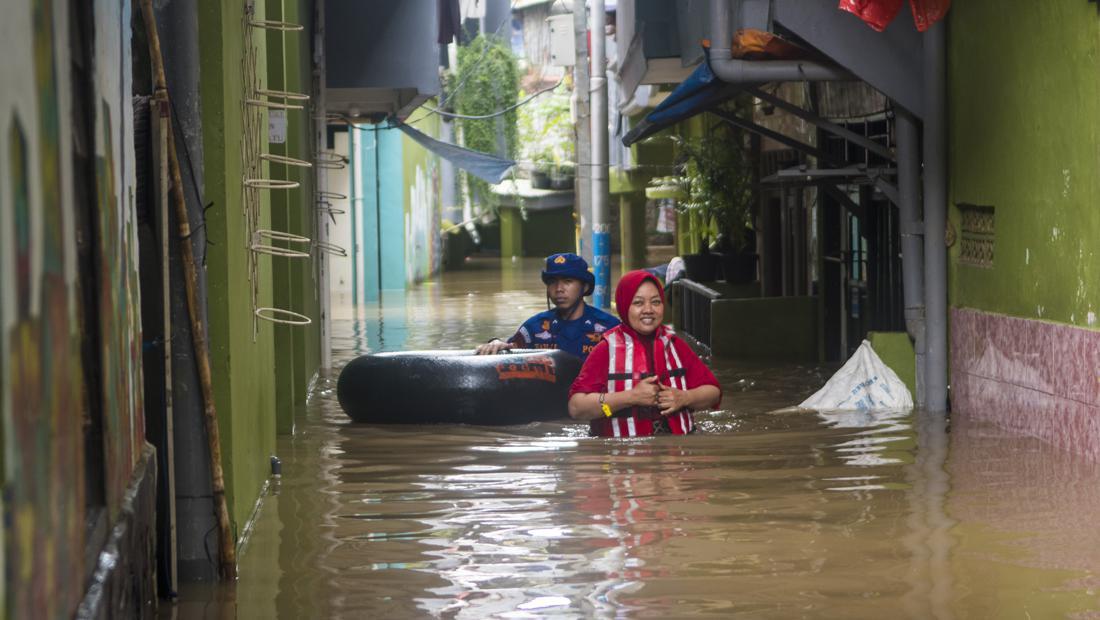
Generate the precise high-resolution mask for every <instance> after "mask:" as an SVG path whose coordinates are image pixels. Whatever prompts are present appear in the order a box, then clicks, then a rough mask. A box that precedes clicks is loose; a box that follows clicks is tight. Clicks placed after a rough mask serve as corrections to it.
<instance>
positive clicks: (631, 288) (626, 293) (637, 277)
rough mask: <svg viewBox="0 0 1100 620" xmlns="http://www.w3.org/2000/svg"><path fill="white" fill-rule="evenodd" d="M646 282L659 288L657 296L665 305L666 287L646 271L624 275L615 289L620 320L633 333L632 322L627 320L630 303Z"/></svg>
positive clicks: (616, 306) (641, 270) (640, 270)
mask: <svg viewBox="0 0 1100 620" xmlns="http://www.w3.org/2000/svg"><path fill="white" fill-rule="evenodd" d="M646 280H649V281H650V282H652V283H653V285H654V286H656V287H657V294H658V295H660V296H661V303H664V301H665V287H663V286H661V281H660V280H659V279H657V276H655V275H653V274H652V273H649V272H648V271H645V270H644V269H638V270H636V271H631V272H630V273H627V274H625V275H623V277H622V278H620V279H619V285H618V286H617V287H615V310H617V311H618V313H619V318H620V319H622V321H623V327H628V328H630V330H631V331H634V328H632V327H630V321H629V320H627V313H628V312H629V311H630V302H632V301H634V295H636V294H637V293H638V289H639V288H641V286H642V284H643V283H645V281H646Z"/></svg>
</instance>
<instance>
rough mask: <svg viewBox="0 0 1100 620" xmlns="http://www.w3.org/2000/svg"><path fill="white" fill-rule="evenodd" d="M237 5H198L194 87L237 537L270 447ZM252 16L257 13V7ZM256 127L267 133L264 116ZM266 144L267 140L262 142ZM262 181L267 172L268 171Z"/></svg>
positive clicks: (212, 330)
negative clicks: (249, 217)
mask: <svg viewBox="0 0 1100 620" xmlns="http://www.w3.org/2000/svg"><path fill="white" fill-rule="evenodd" d="M244 4H245V3H244V1H243V0H202V1H201V2H199V15H198V17H199V49H200V56H199V62H200V83H199V89H200V93H201V97H202V124H203V149H204V166H205V170H204V176H205V183H206V186H205V188H204V195H205V196H206V199H207V200H208V201H212V202H213V203H214V206H213V208H211V209H210V210H209V211H207V221H206V231H207V235H208V238H209V239H210V241H211V242H212V244H211V245H210V246H209V247H208V253H207V295H208V297H207V313H208V318H209V330H208V332H209V340H210V358H211V359H210V361H211V366H212V371H213V377H214V395H215V403H216V405H217V408H218V426H219V429H220V431H221V441H222V465H223V468H224V470H225V479H226V491H227V496H228V501H229V510H230V518H231V519H232V520H233V522H234V525H235V528H236V531H237V533H238V534H239V533H240V530H241V528H242V527H243V526H244V523H245V521H246V520H247V519H248V517H249V515H250V514H251V512H252V509H253V507H254V506H255V504H256V500H257V499H258V498H259V494H260V492H261V490H262V488H263V484H264V482H265V481H266V479H267V477H268V472H269V470H270V465H269V460H268V459H269V457H270V455H271V454H273V453H274V449H275V406H276V390H275V384H276V381H275V372H274V370H273V363H272V360H273V359H274V356H275V347H274V337H273V335H274V329H273V328H272V326H271V324H269V323H266V322H261V323H260V325H259V331H258V333H257V335H256V337H255V340H253V315H252V301H251V293H250V282H249V269H248V265H249V250H248V249H247V247H246V241H247V228H246V221H245V218H244V217H243V212H244V204H243V191H242V167H243V166H242V156H243V155H242V148H241V145H242V143H243V141H244V112H243V108H242V105H241V102H242V100H243V99H244V98H245V97H246V96H247V94H248V93H246V86H245V85H244V81H245V80H244V76H243V75H242V72H241V64H242V63H241V59H242V58H243V55H244V44H245V41H246V37H245V35H244V34H243V33H242V27H241V23H242V15H243V14H244ZM255 10H256V15H255V18H256V19H264V15H265V6H264V4H263V3H257V4H256V5H255ZM249 37H250V39H251V41H252V42H253V43H254V44H255V46H256V49H257V58H256V61H257V76H258V77H257V79H258V80H259V81H260V84H261V86H263V84H264V83H265V82H266V65H267V62H266V60H267V55H266V37H265V36H263V35H262V31H260V34H256V33H255V32H254V31H253V32H250V33H249ZM262 117H263V120H262V123H261V125H260V127H262V128H265V130H264V131H263V132H261V133H266V126H267V118H266V117H267V115H266V114H263V115H262ZM261 144H264V145H266V139H264V140H262V141H261ZM265 172H266V174H265V176H266V175H269V174H270V171H266V169H265ZM271 193H272V192H269V191H264V192H261V196H262V204H261V205H260V213H261V221H260V227H261V228H270V227H271V217H270V214H271V203H270V196H269V194H271ZM271 261H272V258H271V257H267V256H263V257H261V258H260V262H259V269H258V281H257V286H258V288H259V305H261V306H271V305H273V300H272V297H273V296H272V280H271V278H272V268H271Z"/></svg>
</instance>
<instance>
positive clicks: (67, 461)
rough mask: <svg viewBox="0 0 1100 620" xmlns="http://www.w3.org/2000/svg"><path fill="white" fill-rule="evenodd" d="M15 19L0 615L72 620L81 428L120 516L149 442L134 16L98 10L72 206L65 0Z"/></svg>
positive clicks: (7, 133) (2, 352) (2, 152)
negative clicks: (90, 177)
mask: <svg viewBox="0 0 1100 620" xmlns="http://www.w3.org/2000/svg"><path fill="white" fill-rule="evenodd" d="M10 4H11V6H6V7H5V15H4V18H3V19H2V20H0V53H3V55H4V56H5V57H7V58H27V57H30V58H31V59H32V62H29V63H17V62H12V63H5V64H4V66H3V67H0V281H2V282H4V283H5V287H4V288H5V295H3V296H0V334H2V337H0V381H2V383H3V389H2V390H0V441H2V454H3V467H0V473H2V478H0V487H2V489H3V501H2V508H3V523H4V526H3V536H2V538H0V540H2V541H3V556H2V561H0V566H2V567H3V581H2V582H0V600H3V601H4V610H3V615H4V616H5V617H12V618H30V617H60V616H67V615H72V613H73V612H74V611H75V609H76V606H77V604H78V603H79V601H80V598H81V597H82V596H83V589H84V585H85V584H84V581H85V576H86V571H87V569H88V568H89V567H87V566H85V565H84V562H83V557H84V546H85V538H84V535H85V518H86V514H85V500H86V493H85V489H86V488H87V487H86V484H87V483H88V481H87V480H86V476H87V472H86V471H85V454H84V429H85V427H86V426H87V425H89V424H90V421H91V418H90V416H91V415H93V413H92V412H93V411H102V412H104V418H105V419H104V420H103V427H104V435H105V436H106V440H105V443H104V446H103V452H104V455H105V460H106V463H105V476H104V478H105V479H104V480H99V481H98V482H100V483H102V484H103V485H104V487H105V489H104V490H105V495H106V498H107V499H106V501H107V505H106V508H107V509H108V513H109V515H112V516H113V515H114V514H117V511H118V507H119V498H120V497H121V495H122V493H123V491H124V490H125V487H126V485H127V484H128V482H129V479H130V477H131V476H132V474H133V468H134V463H135V460H136V457H137V455H138V454H140V445H141V443H142V441H143V434H144V429H143V427H142V417H141V392H140V386H141V377H140V324H139V322H138V321H139V317H138V314H137V313H138V311H139V305H138V303H139V300H138V298H137V291H138V285H137V282H138V279H137V278H138V275H137V262H136V259H135V258H134V257H135V256H136V251H137V247H136V236H135V230H134V228H135V224H136V222H135V215H134V207H133V204H132V199H131V196H132V194H133V187H134V180H133V165H132V161H133V154H132V153H133V147H132V137H131V136H132V133H130V132H128V131H125V130H126V128H127V127H132V122H133V121H132V115H131V112H130V92H129V91H130V82H129V78H128V67H129V62H130V61H129V57H128V50H129V46H130V34H129V20H130V7H129V3H128V2H123V3H122V6H119V5H118V4H112V3H105V2H97V3H96V6H95V24H94V28H95V32H96V36H95V39H96V45H97V57H96V60H95V62H94V63H93V65H94V66H95V67H96V71H97V76H96V77H97V79H96V86H95V89H94V90H95V92H96V96H97V99H100V100H102V102H103V105H102V106H101V108H100V109H98V110H96V111H95V117H96V127H97V132H96V138H97V139H96V141H95V142H96V144H95V147H96V150H95V154H96V157H97V159H96V161H97V164H98V166H97V170H96V173H97V177H96V180H97V184H96V185H97V190H98V191H97V195H95V196H84V195H76V194H74V192H73V176H72V167H71V165H70V162H72V161H73V150H72V148H71V146H72V138H71V132H72V130H73V129H72V123H71V119H70V118H68V116H67V114H66V112H67V111H68V110H69V107H68V106H66V105H64V104H65V99H64V98H65V97H67V96H68V95H69V91H68V90H67V88H66V86H67V85H68V84H69V82H70V79H71V76H70V75H69V73H68V71H69V66H70V65H69V62H68V59H69V56H70V51H69V49H68V48H67V45H68V41H69V37H68V36H67V35H68V32H69V25H70V24H69V23H68V19H69V15H68V13H67V12H66V11H65V9H64V6H63V5H60V4H59V3H57V2H56V1H53V0H20V1H18V2H14V3H10ZM112 50H113V51H112ZM122 67H127V71H122ZM104 76H107V77H104ZM128 123H129V125H128ZM78 209H80V210H86V211H85V212H86V213H87V214H88V215H89V216H90V217H89V218H87V220H88V221H94V225H95V227H96V229H97V231H98V233H99V236H98V237H97V239H96V245H97V248H98V254H97V262H96V264H94V265H78V263H77V251H76V235H77V226H78V225H77V220H78V217H77V215H78V214H80V213H81V212H80V211H78ZM92 270H94V272H93V271H92ZM89 272H92V273H89ZM93 274H94V275H95V278H91V277H86V276H89V275H93ZM93 281H94V282H96V283H98V284H99V285H100V288H98V289H96V290H95V291H94V292H93V294H92V295H91V297H93V298H95V299H96V303H97V304H98V313H97V314H98V315H99V316H100V321H99V324H97V325H82V323H81V318H82V317H83V316H84V313H83V312H82V308H81V294H80V288H79V287H80V286H85V285H87V286H91V285H92V284H91V283H92V282H93ZM8 291H10V293H8ZM95 332H98V336H99V342H100V343H101V344H102V347H101V350H102V354H101V355H102V357H101V359H100V366H101V368H100V369H99V373H100V374H99V375H98V376H94V377H93V378H94V379H95V380H98V381H100V382H101V383H102V385H101V386H100V388H101V389H98V390H89V389H86V387H89V386H86V385H85V383H84V378H85V367H84V366H83V362H82V359H81V342H82V340H81V339H82V337H84V336H86V335H88V334H89V333H93V334H94V333H95ZM92 394H102V398H103V401H102V402H100V403H99V406H98V407H89V406H88V401H87V399H88V398H89V395H92Z"/></svg>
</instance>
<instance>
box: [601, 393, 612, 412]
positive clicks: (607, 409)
mask: <svg viewBox="0 0 1100 620" xmlns="http://www.w3.org/2000/svg"><path fill="white" fill-rule="evenodd" d="M605 398H607V394H606V393H601V394H600V410H602V411H603V415H604V417H607V418H610V417H611V407H608V406H607V403H605V402H603V399H605Z"/></svg>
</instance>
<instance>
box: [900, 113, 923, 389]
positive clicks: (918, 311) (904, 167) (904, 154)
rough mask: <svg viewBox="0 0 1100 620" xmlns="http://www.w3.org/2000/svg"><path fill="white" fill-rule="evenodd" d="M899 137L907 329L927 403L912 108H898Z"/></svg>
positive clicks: (916, 137) (916, 151)
mask: <svg viewBox="0 0 1100 620" xmlns="http://www.w3.org/2000/svg"><path fill="white" fill-rule="evenodd" d="M895 112H896V115H895V127H896V131H897V141H898V153H897V159H898V195H899V198H900V201H899V203H898V215H899V216H900V219H901V222H900V228H901V279H902V291H903V295H904V297H905V331H906V332H908V334H909V337H910V338H912V339H913V348H914V350H915V352H916V369H917V377H916V380H917V393H916V394H914V398H915V400H916V403H917V405H918V406H922V405H924V403H925V393H924V392H925V385H924V381H925V378H924V364H925V361H926V347H925V342H924V340H925V326H924V228H923V223H922V221H921V204H920V196H921V191H920V136H919V135H918V134H917V120H916V118H914V117H913V115H912V114H910V113H909V111H907V110H905V109H902V108H895Z"/></svg>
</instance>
